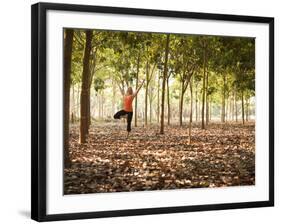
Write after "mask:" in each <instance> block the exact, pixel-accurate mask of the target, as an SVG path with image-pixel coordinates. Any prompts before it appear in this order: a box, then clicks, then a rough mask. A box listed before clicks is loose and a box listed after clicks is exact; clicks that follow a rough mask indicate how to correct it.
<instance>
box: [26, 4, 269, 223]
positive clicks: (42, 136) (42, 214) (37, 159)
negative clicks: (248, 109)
mask: <svg viewBox="0 0 281 224" xmlns="http://www.w3.org/2000/svg"><path fill="white" fill-rule="evenodd" d="M48 10H63V11H69V12H88V13H89V12H96V13H97V12H100V13H111V14H124V15H141V16H156V17H159V16H161V17H176V18H193V19H204V20H217V21H235V22H253V23H263V24H268V25H269V34H268V35H269V49H268V50H269V121H268V125H269V133H268V134H269V183H268V186H269V200H267V201H255V202H243V203H226V204H208V205H204V204H203V205H195V206H177V207H159V208H145V209H129V210H114V211H100V212H85V213H69V214H52V215H48V214H46V144H47V142H46V129H47V122H46V116H47V112H46V110H47V105H46V35H47V33H46V12H47V11H48ZM31 12H32V17H31V26H32V30H31V36H32V38H31V41H32V45H31V59H32V60H31V61H32V65H31V86H32V87H31V96H32V99H31V102H32V104H31V128H32V133H31V136H32V139H31V143H32V144H31V147H32V153H31V161H32V164H31V176H32V180H31V218H32V219H34V220H37V221H54V220H71V219H72V220H74V219H85V218H101V217H116V216H132V215H147V214H162V213H178V212H192V211H206V210H222V209H237V208H253V207H267V206H274V18H270V17H256V16H240V15H224V14H210V13H194V12H183V11H163V10H151V9H137V8H119V7H103V6H89V5H73V4H56V3H37V4H34V5H32V11H31Z"/></svg>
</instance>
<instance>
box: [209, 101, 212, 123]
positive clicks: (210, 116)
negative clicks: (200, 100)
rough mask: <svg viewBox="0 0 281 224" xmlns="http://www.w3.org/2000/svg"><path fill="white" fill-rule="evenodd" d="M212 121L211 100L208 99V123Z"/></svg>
mask: <svg viewBox="0 0 281 224" xmlns="http://www.w3.org/2000/svg"><path fill="white" fill-rule="evenodd" d="M211 120H212V100H211V98H210V99H209V121H211Z"/></svg>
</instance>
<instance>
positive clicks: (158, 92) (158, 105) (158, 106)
mask: <svg viewBox="0 0 281 224" xmlns="http://www.w3.org/2000/svg"><path fill="white" fill-rule="evenodd" d="M159 115H160V71H159V73H158V80H157V123H159Z"/></svg>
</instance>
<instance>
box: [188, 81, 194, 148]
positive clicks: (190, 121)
mask: <svg viewBox="0 0 281 224" xmlns="http://www.w3.org/2000/svg"><path fill="white" fill-rule="evenodd" d="M192 107H193V93H192V82H190V114H189V144H191V124H192Z"/></svg>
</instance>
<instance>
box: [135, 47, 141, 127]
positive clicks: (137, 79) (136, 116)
mask: <svg viewBox="0 0 281 224" xmlns="http://www.w3.org/2000/svg"><path fill="white" fill-rule="evenodd" d="M139 69H140V52H139V53H138V60H137V74H136V76H137V77H136V90H137V89H138V86H139ZM134 112H135V127H137V126H138V95H136V96H135V111H134Z"/></svg>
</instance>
